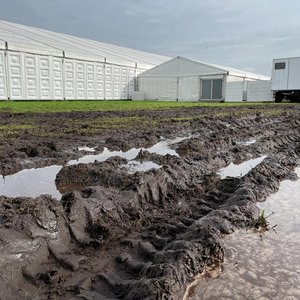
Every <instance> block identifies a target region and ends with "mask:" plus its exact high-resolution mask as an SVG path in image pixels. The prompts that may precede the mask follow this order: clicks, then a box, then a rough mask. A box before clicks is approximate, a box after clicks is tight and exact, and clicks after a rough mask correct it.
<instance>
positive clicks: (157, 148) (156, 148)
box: [0, 136, 191, 199]
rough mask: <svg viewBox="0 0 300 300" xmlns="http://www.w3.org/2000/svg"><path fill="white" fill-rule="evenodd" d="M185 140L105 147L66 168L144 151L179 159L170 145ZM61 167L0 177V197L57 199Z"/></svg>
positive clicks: (135, 167)
mask: <svg viewBox="0 0 300 300" xmlns="http://www.w3.org/2000/svg"><path fill="white" fill-rule="evenodd" d="M190 137H191V136H188V137H179V138H175V139H165V140H162V141H160V142H158V143H157V144H155V145H153V146H152V147H150V148H146V149H145V148H132V149H130V150H128V151H125V152H123V151H110V150H108V149H107V148H104V150H103V152H102V153H99V154H89V155H85V156H83V157H81V158H79V159H76V160H70V161H69V162H68V163H67V165H75V164H80V163H83V164H88V163H91V162H94V161H95V160H97V161H99V162H103V161H106V160H107V159H108V158H110V157H114V156H120V157H122V158H126V159H127V160H129V161H131V160H133V159H135V158H136V156H137V155H138V154H139V152H140V151H141V150H147V151H148V152H150V153H156V154H159V155H167V154H170V155H175V156H178V154H177V152H176V150H174V149H171V147H170V146H171V145H174V144H176V143H179V142H181V141H183V140H185V139H188V138H190ZM78 150H82V151H92V152H93V151H94V150H95V148H89V147H80V148H78ZM62 167H63V166H58V165H53V166H49V167H44V168H37V169H25V170H22V171H20V172H18V173H16V174H13V175H9V176H5V177H2V178H1V179H0V195H4V196H8V197H37V196H39V195H42V194H50V195H52V196H53V197H54V198H57V199H60V198H61V193H60V191H59V190H58V189H57V188H56V185H55V178H56V175H57V173H58V172H59V171H60V170H61V168H62ZM160 167H161V166H159V165H157V164H155V163H154V162H151V161H148V162H142V163H140V162H137V161H133V162H129V163H128V164H127V165H125V166H124V168H126V169H127V170H128V172H130V173H132V172H133V173H134V172H145V171H147V170H150V169H153V168H154V169H158V168H160Z"/></svg>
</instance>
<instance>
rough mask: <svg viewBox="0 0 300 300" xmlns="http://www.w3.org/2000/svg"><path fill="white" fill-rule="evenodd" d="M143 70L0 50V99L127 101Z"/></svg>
mask: <svg viewBox="0 0 300 300" xmlns="http://www.w3.org/2000/svg"><path fill="white" fill-rule="evenodd" d="M144 71H145V69H141V68H137V66H136V67H134V64H133V67H128V66H119V65H114V64H109V63H104V62H97V61H86V60H79V59H71V58H64V57H63V56H61V57H56V56H49V55H38V54H33V53H26V52H19V51H9V50H1V49H0V100H8V99H10V100H63V99H66V100H85V99H89V100H94V99H98V100H104V99H107V100H114V99H115V100H119V99H130V97H131V95H132V92H133V91H134V90H135V77H136V74H138V73H141V72H144Z"/></svg>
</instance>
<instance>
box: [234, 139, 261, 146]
mask: <svg viewBox="0 0 300 300" xmlns="http://www.w3.org/2000/svg"><path fill="white" fill-rule="evenodd" d="M256 142H257V140H249V141H246V142H237V144H238V145H244V146H249V145H252V144H255V143H256Z"/></svg>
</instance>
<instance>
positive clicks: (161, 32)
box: [0, 0, 300, 75]
mask: <svg viewBox="0 0 300 300" xmlns="http://www.w3.org/2000/svg"><path fill="white" fill-rule="evenodd" d="M299 12H300V1H299V0H172V1H171V0H164V1H162V0H106V1H103V0H0V19H2V20H6V21H11V22H16V23H21V24H25V25H31V26H35V27H40V28H44V29H48V30H52V31H57V32H63V33H67V34H71V35H76V36H80V37H85V38H90V39H94V40H98V41H101V42H108V43H112V44H117V45H120V46H126V47H130V48H134V49H138V50H143V51H147V52H153V53H157V54H162V55H166V56H170V57H175V56H178V55H180V56H184V57H187V58H191V59H197V60H201V61H205V62H211V63H216V64H221V65H224V66H230V67H235V68H239V69H244V70H247V71H253V72H256V73H261V74H266V75H270V72H271V63H272V59H273V58H279V57H288V56H300V20H299Z"/></svg>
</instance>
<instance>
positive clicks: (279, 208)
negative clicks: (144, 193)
mask: <svg viewBox="0 0 300 300" xmlns="http://www.w3.org/2000/svg"><path fill="white" fill-rule="evenodd" d="M296 173H297V174H298V176H300V168H297V169H296ZM259 207H260V209H264V210H265V215H270V214H272V212H274V214H272V215H271V216H270V217H269V218H268V220H269V222H270V228H272V227H273V226H275V225H277V226H276V227H275V229H276V232H275V231H274V230H269V231H267V232H265V233H263V235H262V234H261V235H259V234H257V233H253V232H252V231H239V232H236V233H234V234H231V235H229V236H227V237H225V238H224V242H225V247H226V249H227V250H226V253H225V261H224V264H223V266H222V269H221V268H218V269H214V270H213V272H215V273H216V272H217V275H215V276H208V277H211V278H208V279H207V276H206V278H205V276H204V274H202V275H201V276H199V278H198V281H197V282H196V286H194V287H193V288H191V289H190V295H189V296H188V297H186V299H190V300H196V299H237V300H239V299H272V300H282V299H295V300H296V299H300V219H299V216H300V180H297V181H289V180H286V181H283V182H282V183H281V185H280V189H279V191H278V192H277V193H276V194H273V195H271V196H270V197H268V199H267V200H266V201H265V202H264V203H260V204H259ZM206 275H207V274H206Z"/></svg>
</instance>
